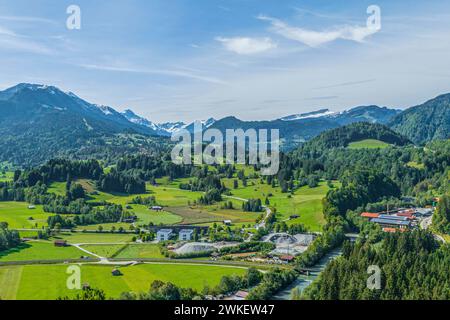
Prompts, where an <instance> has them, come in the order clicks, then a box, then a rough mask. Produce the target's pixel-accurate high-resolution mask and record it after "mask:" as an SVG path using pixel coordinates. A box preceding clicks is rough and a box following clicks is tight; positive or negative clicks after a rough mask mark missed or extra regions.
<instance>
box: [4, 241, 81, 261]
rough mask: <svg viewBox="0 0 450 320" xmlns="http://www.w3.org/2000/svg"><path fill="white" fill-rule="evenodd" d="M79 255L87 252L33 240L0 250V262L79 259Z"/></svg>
mask: <svg viewBox="0 0 450 320" xmlns="http://www.w3.org/2000/svg"><path fill="white" fill-rule="evenodd" d="M81 256H87V254H86V253H84V252H83V251H81V250H79V249H77V248H75V247H55V246H54V244H53V243H52V242H49V241H39V242H37V241H36V242H34V241H33V242H26V243H23V244H21V245H20V246H19V247H17V248H13V249H10V250H6V251H2V252H0V262H10V261H31V260H64V259H80V258H81Z"/></svg>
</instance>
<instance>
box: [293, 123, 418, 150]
mask: <svg viewBox="0 0 450 320" xmlns="http://www.w3.org/2000/svg"><path fill="white" fill-rule="evenodd" d="M375 141H376V142H375ZM355 143H356V144H355ZM410 143H411V142H410V141H409V140H408V139H407V138H405V137H403V136H401V135H400V134H398V133H396V132H394V131H393V130H391V129H389V128H388V127H386V126H384V125H381V124H372V123H367V122H358V123H353V124H350V125H348V126H344V127H341V128H337V129H333V130H329V131H326V132H324V133H322V134H321V135H319V136H318V137H316V138H314V139H313V140H311V141H309V142H307V143H306V144H305V145H304V146H303V148H302V151H303V152H307V153H311V152H312V153H317V152H320V151H322V150H326V149H333V148H345V147H350V148H364V147H366V148H373V147H377V148H378V147H386V146H387V145H396V146H404V145H407V144H410Z"/></svg>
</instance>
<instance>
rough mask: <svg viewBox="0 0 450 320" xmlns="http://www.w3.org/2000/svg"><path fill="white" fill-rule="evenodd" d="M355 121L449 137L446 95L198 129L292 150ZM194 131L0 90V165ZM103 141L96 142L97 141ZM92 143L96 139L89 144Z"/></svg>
mask: <svg viewBox="0 0 450 320" xmlns="http://www.w3.org/2000/svg"><path fill="white" fill-rule="evenodd" d="M355 122H370V123H378V124H383V125H387V126H390V127H391V128H392V129H394V130H395V131H397V132H399V133H401V134H403V135H405V136H406V137H408V138H409V139H410V140H412V141H413V142H415V143H424V142H426V141H429V140H432V139H443V138H448V137H449V135H450V134H449V127H450V94H447V95H442V96H439V97H437V98H435V99H432V100H430V101H428V102H426V103H424V104H422V105H419V106H416V107H413V108H410V109H407V110H405V111H401V110H398V109H391V108H387V107H379V106H374V105H369V106H359V107H356V108H352V109H349V110H347V111H343V112H333V111H331V110H329V109H326V108H323V109H320V110H317V111H314V112H309V113H303V114H296V115H290V116H286V117H283V118H280V119H275V120H267V121H243V120H240V119H238V118H236V117H233V116H230V117H226V118H223V119H220V120H215V119H213V118H210V119H207V120H205V121H202V124H203V126H204V128H215V129H219V130H221V131H225V130H226V129H244V130H247V129H249V128H253V129H279V130H280V136H281V138H282V145H283V148H284V149H285V150H286V149H287V150H289V149H292V148H295V147H296V146H298V145H299V144H301V143H302V142H305V141H308V140H311V139H312V138H314V137H316V136H318V135H319V134H321V133H322V132H324V131H326V130H330V129H335V128H338V127H341V126H344V125H348V124H351V123H355ZM180 129H186V130H188V131H189V132H193V131H194V124H193V123H190V124H186V123H184V122H168V123H160V124H158V123H155V122H152V121H151V120H149V119H146V118H144V117H142V116H139V115H137V114H136V113H135V112H133V111H132V110H130V109H128V110H125V111H124V112H118V111H116V110H115V109H114V108H112V107H109V106H102V105H96V104H91V103H89V102H87V101H85V100H83V99H81V98H80V97H78V96H77V95H75V94H73V93H71V92H63V91H62V90H60V89H58V88H56V87H53V86H45V85H37V84H26V83H23V84H19V85H16V86H14V87H12V88H9V89H6V90H4V91H0V138H1V139H0V148H1V150H2V153H1V155H0V161H5V160H8V161H13V162H17V163H21V162H23V161H25V159H28V158H33V159H34V160H33V162H40V161H44V160H45V159H47V158H49V157H54V156H58V155H60V154H61V150H64V151H67V150H74V149H75V150H76V149H79V148H85V147H86V146H87V145H91V146H93V147H94V146H98V145H99V144H100V145H101V144H106V145H108V144H109V143H106V142H105V141H104V139H103V138H104V137H110V138H111V139H112V138H113V137H115V136H117V135H120V134H137V135H142V136H147V137H169V136H170V135H171V134H172V133H173V132H176V131H178V130H180ZM99 138H100V139H103V140H102V142H98V141H97V140H98V139H99ZM93 139H94V140H95V139H97V140H95V141H94V140H93Z"/></svg>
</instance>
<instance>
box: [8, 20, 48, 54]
mask: <svg viewBox="0 0 450 320" xmlns="http://www.w3.org/2000/svg"><path fill="white" fill-rule="evenodd" d="M2 50H13V51H22V52H31V53H36V54H52V53H53V52H52V50H50V49H49V48H47V47H46V46H44V45H42V44H39V43H36V42H34V41H32V40H30V39H28V38H27V37H25V36H21V35H18V34H16V33H15V32H14V31H12V30H10V29H7V28H4V27H2V26H0V51H2Z"/></svg>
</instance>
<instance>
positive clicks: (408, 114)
mask: <svg viewBox="0 0 450 320" xmlns="http://www.w3.org/2000/svg"><path fill="white" fill-rule="evenodd" d="M389 125H390V126H391V127H392V129H394V130H395V131H397V132H399V133H401V134H403V135H405V136H406V137H408V138H409V139H411V140H412V141H413V142H415V143H426V142H428V141H431V140H438V139H448V138H450V94H444V95H441V96H439V97H437V98H435V99H432V100H430V101H427V102H425V103H424V104H422V105H419V106H416V107H412V108H410V109H407V110H406V111H404V112H403V113H401V114H399V115H397V116H396V117H394V119H393V120H392V121H391V122H390V124H389Z"/></svg>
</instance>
